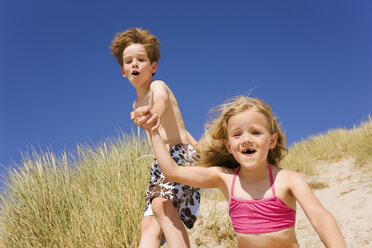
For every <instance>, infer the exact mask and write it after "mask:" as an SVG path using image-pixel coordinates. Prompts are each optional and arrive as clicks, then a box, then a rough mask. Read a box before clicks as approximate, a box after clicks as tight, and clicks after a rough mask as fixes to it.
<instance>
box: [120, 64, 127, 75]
mask: <svg viewBox="0 0 372 248" xmlns="http://www.w3.org/2000/svg"><path fill="white" fill-rule="evenodd" d="M120 70H121V75H123V77H127V76H126V75H125V71H124V67H123V66H120Z"/></svg>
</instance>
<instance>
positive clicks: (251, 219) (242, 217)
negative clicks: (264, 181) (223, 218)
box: [229, 164, 296, 233]
mask: <svg viewBox="0 0 372 248" xmlns="http://www.w3.org/2000/svg"><path fill="white" fill-rule="evenodd" d="M268 166H269V171H270V185H271V190H272V192H273V197H271V198H263V199H258V200H244V199H237V198H235V197H234V185H235V179H236V176H237V175H238V174H239V170H240V167H239V168H238V169H237V170H236V172H235V175H234V178H233V181H232V184H231V199H230V206H229V215H230V218H231V222H232V225H233V227H234V230H235V231H236V232H238V233H268V232H275V231H279V230H282V229H286V228H289V227H291V226H293V225H294V224H295V222H296V211H295V210H293V209H292V208H289V207H288V206H287V205H285V204H284V203H283V202H282V201H281V200H280V199H278V198H277V197H276V196H275V189H274V182H273V174H272V171H271V166H270V164H268Z"/></svg>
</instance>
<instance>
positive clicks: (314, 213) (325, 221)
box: [288, 171, 346, 248]
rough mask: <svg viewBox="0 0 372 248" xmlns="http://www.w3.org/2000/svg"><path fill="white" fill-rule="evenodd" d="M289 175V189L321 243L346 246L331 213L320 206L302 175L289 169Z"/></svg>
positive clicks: (340, 246)
mask: <svg viewBox="0 0 372 248" xmlns="http://www.w3.org/2000/svg"><path fill="white" fill-rule="evenodd" d="M289 177H290V178H289V180H288V182H289V188H290V191H291V192H292V194H293V196H294V197H295V198H296V200H297V201H298V202H299V204H300V205H301V208H302V209H303V210H304V212H305V214H306V216H307V218H308V219H309V220H310V223H311V225H312V226H313V227H314V229H315V230H316V232H317V233H318V235H319V237H320V240H321V241H322V242H323V244H324V245H325V246H326V247H335V248H336V247H337V248H343V247H346V245H345V241H344V238H343V236H342V233H341V230H340V228H339V226H338V225H337V222H336V220H335V219H334V217H333V215H332V214H331V213H330V212H328V211H327V210H326V209H325V208H324V207H323V206H322V204H321V203H320V201H319V200H318V198H317V197H316V196H315V194H314V193H313V192H312V190H311V189H310V187H309V185H308V184H307V183H306V182H305V180H304V179H303V177H302V176H301V175H300V174H298V173H296V172H293V171H289Z"/></svg>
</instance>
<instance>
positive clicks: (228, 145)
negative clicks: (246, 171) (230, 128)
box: [223, 140, 231, 153]
mask: <svg viewBox="0 0 372 248" xmlns="http://www.w3.org/2000/svg"><path fill="white" fill-rule="evenodd" d="M223 143H224V144H225V146H226V149H227V150H228V151H229V153H231V146H230V143H229V141H228V140H224V141H223Z"/></svg>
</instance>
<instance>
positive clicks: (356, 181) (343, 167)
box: [189, 158, 372, 248]
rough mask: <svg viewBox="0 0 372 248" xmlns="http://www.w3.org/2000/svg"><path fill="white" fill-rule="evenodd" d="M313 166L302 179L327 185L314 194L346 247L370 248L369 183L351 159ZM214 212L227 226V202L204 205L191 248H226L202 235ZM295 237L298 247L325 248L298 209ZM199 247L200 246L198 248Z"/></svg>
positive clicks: (371, 211)
mask: <svg viewBox="0 0 372 248" xmlns="http://www.w3.org/2000/svg"><path fill="white" fill-rule="evenodd" d="M314 166H315V167H316V168H315V171H317V172H319V174H318V175H317V176H313V177H305V178H306V180H307V181H308V182H318V183H322V182H323V183H326V184H328V186H329V187H326V188H323V189H319V190H314V192H315V194H316V195H317V196H318V198H319V199H320V201H321V203H322V204H323V205H324V207H325V208H326V209H328V210H329V211H330V212H331V213H332V214H333V216H334V217H335V218H336V220H337V222H338V224H339V226H340V228H341V230H342V233H343V235H344V237H345V241H346V244H347V247H349V248H361V247H363V248H364V247H371V248H372V187H371V186H372V183H371V180H372V179H371V178H370V177H368V175H366V174H364V173H363V172H362V171H361V170H360V169H359V168H358V166H357V165H355V161H354V159H352V158H347V159H343V160H341V161H338V162H334V163H325V162H320V163H318V164H316V165H314ZM370 166H372V165H370ZM214 208H216V209H217V211H220V213H222V215H223V218H222V220H221V223H223V222H225V223H226V219H227V218H228V216H227V203H226V202H211V201H208V202H206V201H203V202H202V205H201V209H200V211H201V217H202V218H199V220H198V221H197V225H196V227H195V228H193V230H191V232H189V234H190V241H191V243H192V247H228V245H227V244H221V243H220V242H219V241H218V240H213V238H212V237H211V236H213V235H205V231H203V230H202V228H204V229H205V225H204V224H201V223H203V222H205V219H206V216H207V215H208V213H209V212H210V210H211V209H212V210H213V209H214ZM223 219H225V221H224V220H223ZM203 225H204V226H203ZM296 233H297V239H298V241H299V244H300V246H301V247H305V248H317V247H324V246H323V244H322V243H321V241H320V240H319V237H318V235H317V233H316V232H315V230H314V229H313V227H312V226H311V224H310V222H309V221H308V219H307V217H306V216H305V214H304V213H303V211H302V209H301V207H300V206H298V212H297V222H296ZM208 236H209V237H208ZM201 240H202V242H201ZM198 243H199V244H201V245H200V246H199V245H197V244H198ZM230 246H231V245H230Z"/></svg>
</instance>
